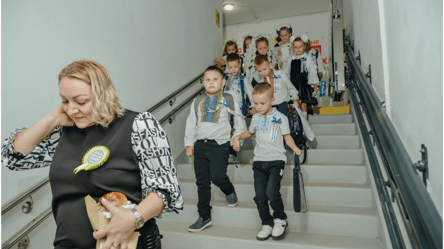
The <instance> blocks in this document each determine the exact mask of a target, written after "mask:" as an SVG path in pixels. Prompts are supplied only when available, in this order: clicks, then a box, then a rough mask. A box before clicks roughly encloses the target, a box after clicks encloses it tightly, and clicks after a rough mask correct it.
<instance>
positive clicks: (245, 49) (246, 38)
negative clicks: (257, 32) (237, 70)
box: [243, 35, 253, 53]
mask: <svg viewBox="0 0 444 249" xmlns="http://www.w3.org/2000/svg"><path fill="white" fill-rule="evenodd" d="M248 39H250V40H251V39H253V37H252V36H251V35H249V36H247V37H245V39H244V51H243V52H244V53H245V51H247V44H245V41H246V40H248Z"/></svg>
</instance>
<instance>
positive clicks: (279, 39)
mask: <svg viewBox="0 0 444 249" xmlns="http://www.w3.org/2000/svg"><path fill="white" fill-rule="evenodd" d="M281 41H282V39H281V37H280V36H278V37H276V44H274V46H275V47H279V42H281Z"/></svg>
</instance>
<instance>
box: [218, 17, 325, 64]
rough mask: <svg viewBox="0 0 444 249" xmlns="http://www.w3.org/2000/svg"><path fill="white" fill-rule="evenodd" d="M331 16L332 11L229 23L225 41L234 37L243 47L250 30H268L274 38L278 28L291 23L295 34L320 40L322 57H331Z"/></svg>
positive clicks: (257, 31)
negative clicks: (244, 39)
mask: <svg viewBox="0 0 444 249" xmlns="http://www.w3.org/2000/svg"><path fill="white" fill-rule="evenodd" d="M330 16H331V15H330V12H320V13H315V14H307V15H301V16H294V17H286V18H279V19H273V20H267V21H261V22H249V23H243V24H236V25H227V26H225V29H224V32H225V33H224V41H226V40H228V39H232V38H234V39H236V40H237V43H238V46H239V48H242V47H243V42H244V41H243V38H244V36H246V35H247V34H248V33H250V32H253V31H254V32H256V33H258V34H261V33H264V32H268V33H269V34H270V35H271V37H272V38H276V37H277V33H276V29H277V28H279V27H281V26H283V25H291V27H292V28H293V35H294V36H301V35H303V34H307V35H308V38H309V39H310V40H311V41H319V45H321V48H322V51H321V52H322V57H323V58H327V57H328V58H329V57H330V56H331V37H330V35H329V34H330V29H331V26H330V25H331V17H330ZM327 61H328V60H327Z"/></svg>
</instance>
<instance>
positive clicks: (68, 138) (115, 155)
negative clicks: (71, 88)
mask: <svg viewBox="0 0 444 249" xmlns="http://www.w3.org/2000/svg"><path fill="white" fill-rule="evenodd" d="M137 114H138V113H136V112H133V111H129V110H126V111H125V115H124V116H123V117H122V118H118V119H116V120H114V121H113V122H112V123H111V124H110V125H109V127H108V128H103V127H102V126H100V125H95V126H91V127H87V128H85V129H79V128H77V127H75V126H74V127H64V128H63V131H62V136H61V138H60V141H59V144H58V146H57V149H56V152H55V155H54V158H53V161H52V164H51V166H50V172H49V179H50V183H51V190H52V194H53V200H52V210H53V213H54V218H55V221H56V224H57V232H56V236H55V240H54V246H55V247H56V248H95V246H96V240H95V239H94V237H93V236H92V234H93V229H92V227H91V223H90V221H89V219H88V215H87V213H86V207H85V201H84V197H85V196H87V195H91V197H92V198H94V200H96V201H98V200H99V198H100V197H102V196H103V195H104V194H106V193H108V192H113V191H118V192H121V193H123V194H125V195H126V196H127V198H128V200H130V201H131V202H132V203H136V204H138V203H139V202H140V201H141V200H142V189H141V177H140V168H139V163H138V160H137V156H136V154H135V153H134V151H133V149H132V147H131V146H132V145H131V134H132V125H133V122H134V119H135V117H136V116H137ZM97 145H104V146H106V147H108V149H109V150H110V156H109V158H108V160H107V161H106V162H105V164H103V165H102V166H100V167H99V168H97V169H94V170H90V171H80V172H78V173H77V174H74V173H73V170H74V168H76V167H77V166H79V165H81V164H82V158H83V156H84V155H85V153H86V152H87V151H88V150H89V149H91V148H92V147H94V146H97ZM153 220H154V219H153Z"/></svg>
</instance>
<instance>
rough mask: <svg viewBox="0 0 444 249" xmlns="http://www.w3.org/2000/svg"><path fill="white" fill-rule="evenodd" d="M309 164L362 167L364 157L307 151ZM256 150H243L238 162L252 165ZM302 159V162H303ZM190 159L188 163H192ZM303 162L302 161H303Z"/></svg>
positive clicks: (290, 155) (290, 160)
mask: <svg viewBox="0 0 444 249" xmlns="http://www.w3.org/2000/svg"><path fill="white" fill-rule="evenodd" d="M307 155H308V161H307V162H306V163H307V164H346V165H350V164H352V165H362V164H363V155H362V150H361V149H309V150H308V151H307ZM253 157H254V150H241V151H239V152H238V153H237V160H239V163H241V164H252V163H253ZM302 158H303V157H301V159H300V160H302ZM192 162H193V159H192V158H190V159H189V161H188V163H192ZM293 162H294V155H293V152H292V151H290V150H287V162H286V163H287V164H293ZM301 162H302V161H301Z"/></svg>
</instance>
